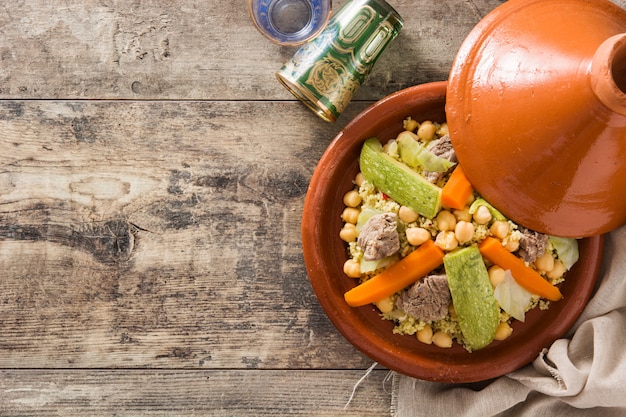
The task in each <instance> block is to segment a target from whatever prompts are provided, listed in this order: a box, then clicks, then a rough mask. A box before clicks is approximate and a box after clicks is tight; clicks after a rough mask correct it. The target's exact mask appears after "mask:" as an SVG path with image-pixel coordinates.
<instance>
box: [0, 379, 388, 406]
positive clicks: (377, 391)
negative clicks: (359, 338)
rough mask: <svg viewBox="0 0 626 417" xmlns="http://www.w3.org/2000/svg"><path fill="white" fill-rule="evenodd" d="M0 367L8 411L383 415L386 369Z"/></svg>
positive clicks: (0, 395) (0, 383) (1, 395)
mask: <svg viewBox="0 0 626 417" xmlns="http://www.w3.org/2000/svg"><path fill="white" fill-rule="evenodd" d="M362 376H363V372H358V371H349V372H346V371H306V372H304V371H293V372H287V371H255V370H238V371H163V370H154V371H139V370H138V371H133V372H131V373H129V372H124V371H108V370H94V371H80V372H79V371H55V372H49V371H41V372H40V371H38V372H35V371H19V372H16V371H1V372H0V398H2V400H1V401H0V414H2V416H5V417H9V416H27V415H63V416H66V417H74V416H76V417H84V416H96V415H114V416H118V417H126V416H190V417H191V416H202V417H207V416H233V417H234V416H237V417H257V416H262V415H267V416H274V417H278V416H308V417H314V416H320V417H321V416H329V417H331V416H332V417H334V416H358V417H369V416H372V417H373V416H382V415H389V404H390V402H391V401H390V397H391V395H390V391H391V381H390V380H389V379H388V371H386V370H375V371H373V372H372V373H371V374H369V375H368V376H367V378H365V379H364V380H363V381H362V382H361V383H360V384H359V385H358V387H357V389H356V391H355V393H354V397H353V398H352V400H351V401H350V395H351V393H352V390H353V387H354V385H355V384H356V383H357V382H358V381H359V379H360V378H361V377H362Z"/></svg>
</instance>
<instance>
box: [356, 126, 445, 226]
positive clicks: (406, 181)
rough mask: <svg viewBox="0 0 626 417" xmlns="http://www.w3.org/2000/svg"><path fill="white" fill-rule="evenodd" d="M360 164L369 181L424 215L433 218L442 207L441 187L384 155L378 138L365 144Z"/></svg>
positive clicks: (364, 175) (399, 201)
mask: <svg viewBox="0 0 626 417" xmlns="http://www.w3.org/2000/svg"><path fill="white" fill-rule="evenodd" d="M359 165H360V168H361V172H362V173H363V177H365V179H366V180H368V181H369V182H370V183H371V184H373V185H374V186H375V187H376V188H378V189H379V190H380V191H382V192H383V193H385V194H386V195H388V196H389V197H391V198H392V199H394V200H395V201H397V202H398V203H400V204H402V205H405V206H407V207H410V208H412V209H413V210H415V211H416V212H418V213H419V214H421V215H422V216H424V217H427V218H429V219H432V218H433V217H435V215H436V214H437V212H438V211H439V209H440V208H441V188H439V187H437V186H436V185H434V184H431V183H430V182H428V181H427V180H426V179H425V178H424V177H423V176H421V175H420V174H418V173H417V172H415V171H414V170H412V169H411V168H410V167H409V166H407V165H405V164H403V163H402V162H400V161H397V160H395V159H393V158H392V157H391V156H389V155H387V154H386V153H384V151H383V147H382V145H381V144H380V142H379V141H378V139H376V138H371V139H368V140H366V141H365V143H364V144H363V148H362V149H361V156H360V158H359Z"/></svg>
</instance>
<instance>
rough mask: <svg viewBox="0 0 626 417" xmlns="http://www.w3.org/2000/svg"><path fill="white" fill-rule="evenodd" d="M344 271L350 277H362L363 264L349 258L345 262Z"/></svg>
mask: <svg viewBox="0 0 626 417" xmlns="http://www.w3.org/2000/svg"><path fill="white" fill-rule="evenodd" d="M343 272H344V274H346V275H347V276H349V277H350V278H360V277H361V265H360V264H359V263H358V262H357V261H355V260H354V259H348V260H347V261H346V262H345V263H344V264H343Z"/></svg>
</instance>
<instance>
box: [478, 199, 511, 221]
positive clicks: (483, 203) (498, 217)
mask: <svg viewBox="0 0 626 417" xmlns="http://www.w3.org/2000/svg"><path fill="white" fill-rule="evenodd" d="M479 207H486V208H487V209H488V210H489V212H490V213H491V215H492V216H493V218H494V219H496V220H500V221H506V217H505V216H504V214H502V213H500V212H499V211H498V209H496V208H495V207H494V206H492V205H491V204H489V203H488V202H487V200H485V199H483V198H477V199H476V201H474V202H473V203H472V205H471V206H470V208H469V212H470V214H474V213H476V211H477V210H478V208H479Z"/></svg>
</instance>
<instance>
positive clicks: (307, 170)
mask: <svg viewBox="0 0 626 417" xmlns="http://www.w3.org/2000/svg"><path fill="white" fill-rule="evenodd" d="M363 105H365V103H357V104H356V105H355V107H353V110H352V111H354V112H356V111H357V110H359V107H362V106H363ZM285 120H300V123H299V125H298V126H297V127H294V124H293V123H284V121H285ZM340 126H341V124H339V125H330V124H327V123H325V122H323V121H321V120H319V119H318V118H317V117H315V116H314V115H313V114H312V113H311V112H309V111H308V110H307V109H305V108H304V107H303V106H302V105H301V104H300V103H297V102H257V103H254V102H252V103H237V102H111V101H107V102H57V101H25V102H24V101H18V102H6V101H5V102H0V147H1V148H2V149H3V153H2V155H1V156H0V166H2V171H1V172H0V271H2V275H3V276H2V291H1V292H0V328H1V329H2V338H0V367H5V368H6V367H12V368H14V367H18V368H22V367H77V368H78V367H80V368H90V367H200V368H202V367H205V368H345V367H361V368H362V367H364V366H365V367H366V365H367V364H368V363H369V360H368V359H366V358H364V357H363V356H361V355H360V354H358V353H357V352H355V350H354V349H353V348H352V347H351V346H350V345H349V344H348V343H347V342H346V341H345V340H344V339H343V338H342V337H341V336H340V335H339V334H338V333H337V332H336V331H335V330H334V328H333V327H332V326H331V324H330V322H329V321H328V320H327V318H326V317H325V315H324V313H323V311H322V310H321V308H320V307H319V305H318V303H317V300H316V298H315V296H314V294H313V293H312V290H311V288H310V285H309V283H308V279H307V276H306V272H305V269H304V264H303V258H302V253H301V245H300V240H301V239H300V217H301V214H302V205H303V201H304V196H305V193H306V189H307V185H308V181H309V178H310V176H311V174H312V172H313V170H314V168H315V165H316V164H317V161H318V159H319V157H320V155H321V154H322V152H323V151H324V149H325V147H326V146H327V145H328V143H329V142H330V140H331V139H332V138H333V137H334V135H335V134H336V133H337V129H338V128H339V127H340Z"/></svg>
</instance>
